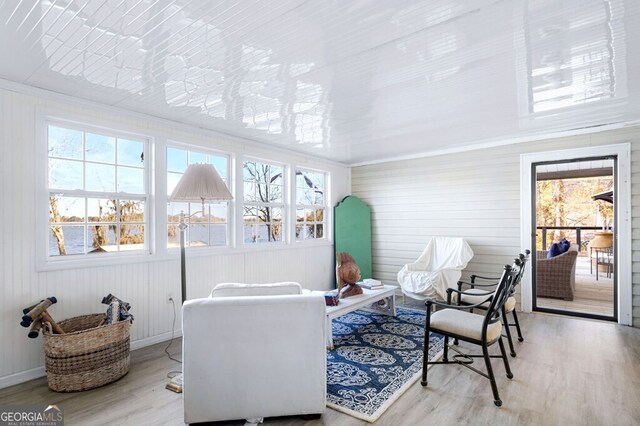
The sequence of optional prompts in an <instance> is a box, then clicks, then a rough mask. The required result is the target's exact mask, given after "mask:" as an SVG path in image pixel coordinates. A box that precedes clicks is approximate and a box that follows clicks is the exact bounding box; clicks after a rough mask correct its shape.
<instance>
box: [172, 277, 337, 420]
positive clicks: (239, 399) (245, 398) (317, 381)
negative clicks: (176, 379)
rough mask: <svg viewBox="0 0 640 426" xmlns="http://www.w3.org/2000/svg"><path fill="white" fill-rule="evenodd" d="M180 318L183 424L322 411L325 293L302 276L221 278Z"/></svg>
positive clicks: (323, 405) (193, 302) (187, 305)
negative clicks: (250, 280)
mask: <svg viewBox="0 0 640 426" xmlns="http://www.w3.org/2000/svg"><path fill="white" fill-rule="evenodd" d="M182 321H183V325H182V329H183V343H182V351H183V365H182V367H183V389H184V421H185V423H197V422H211V421H225V420H238V419H240V420H241V419H251V421H252V422H259V421H261V418H264V417H273V416H286V415H298V414H301V415H319V414H321V413H322V412H323V411H324V407H325V403H326V402H325V400H326V387H327V386H326V348H325V302H324V297H323V295H322V294H321V293H309V292H307V293H303V291H302V290H301V287H300V285H299V284H297V283H276V284H220V285H218V286H216V288H214V289H213V291H212V292H211V296H210V297H208V298H203V299H194V300H188V301H187V302H185V304H184V306H183V307H182ZM256 419H257V420H256Z"/></svg>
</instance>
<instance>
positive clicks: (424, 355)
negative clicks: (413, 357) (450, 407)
mask: <svg viewBox="0 0 640 426" xmlns="http://www.w3.org/2000/svg"><path fill="white" fill-rule="evenodd" d="M430 343H431V342H429V324H428V319H427V324H426V325H425V327H424V345H423V350H422V380H421V381H420V384H421V385H422V386H427V371H428V367H429V364H428V362H429V345H430ZM445 348H446V346H445Z"/></svg>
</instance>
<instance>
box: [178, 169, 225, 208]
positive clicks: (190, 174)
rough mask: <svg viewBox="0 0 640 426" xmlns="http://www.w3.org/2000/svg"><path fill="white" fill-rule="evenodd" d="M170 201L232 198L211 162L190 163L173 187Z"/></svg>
mask: <svg viewBox="0 0 640 426" xmlns="http://www.w3.org/2000/svg"><path fill="white" fill-rule="evenodd" d="M170 199H171V200H172V201H193V202H195V201H201V202H203V203H204V202H205V201H216V200H232V199H233V196H232V195H231V192H229V189H228V188H227V185H225V183H224V181H223V180H222V178H221V177H220V175H219V174H218V172H217V171H216V169H215V168H214V167H213V166H212V165H211V164H204V163H199V164H190V165H189V167H187V170H186V171H185V172H184V174H183V175H182V177H181V178H180V180H179V181H178V184H177V185H176V187H175V189H174V190H173V192H172V193H171V197H170Z"/></svg>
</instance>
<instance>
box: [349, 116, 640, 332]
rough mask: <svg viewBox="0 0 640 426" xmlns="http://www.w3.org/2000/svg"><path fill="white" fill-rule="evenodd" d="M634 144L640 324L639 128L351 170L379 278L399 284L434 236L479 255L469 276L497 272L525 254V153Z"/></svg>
mask: <svg viewBox="0 0 640 426" xmlns="http://www.w3.org/2000/svg"><path fill="white" fill-rule="evenodd" d="M619 143H631V196H632V200H631V205H632V214H631V218H632V251H633V253H632V259H633V261H632V263H633V264H632V265H626V266H623V267H626V268H632V271H633V274H632V292H633V296H632V297H633V300H632V304H633V308H632V314H633V324H634V326H636V327H640V128H638V127H631V128H625V129H620V130H614V131H606V132H601V133H593V134H589V135H582V136H572V137H566V138H558V139H550V140H544V141H538V142H528V143H519V144H513V145H508V146H501V147H494V148H486V149H478V150H471V151H466V152H459V153H451V154H446V155H438V156H432V157H424V158H417V159H412V160H404V161H397V162H388V163H380V164H372V165H365V166H359V167H353V168H352V171H351V173H352V192H353V195H356V196H358V197H360V198H361V199H362V200H364V201H365V202H366V203H367V204H369V205H370V206H371V209H372V228H373V229H372V239H373V241H372V245H373V275H374V277H376V278H378V279H381V280H383V281H385V282H388V283H394V282H396V274H397V273H398V271H399V270H400V268H402V266H403V265H405V264H406V263H409V262H413V261H414V260H415V259H416V258H417V257H418V255H419V254H420V253H421V252H422V250H423V249H424V247H425V245H426V242H427V240H428V238H429V237H430V236H452V237H462V238H465V239H466V240H467V242H468V243H469V244H470V246H471V248H472V249H473V251H474V253H475V256H474V257H473V259H472V261H471V262H470V263H469V265H468V267H467V269H466V270H465V272H464V275H463V276H467V277H468V276H469V275H470V274H479V275H487V274H491V275H495V274H496V273H498V272H499V271H500V270H501V269H502V266H503V265H504V264H506V263H511V261H512V259H513V257H514V255H516V254H517V253H518V252H519V251H520V250H521V241H520V155H521V154H523V153H532V152H542V151H555V150H560V149H568V148H579V147H591V146H599V145H608V144H619Z"/></svg>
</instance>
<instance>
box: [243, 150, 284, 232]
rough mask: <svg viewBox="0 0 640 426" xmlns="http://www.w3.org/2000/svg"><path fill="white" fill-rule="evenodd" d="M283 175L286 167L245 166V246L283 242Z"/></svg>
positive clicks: (252, 162)
mask: <svg viewBox="0 0 640 426" xmlns="http://www.w3.org/2000/svg"><path fill="white" fill-rule="evenodd" d="M283 173H284V167H283V166H279V165H275V164H269V163H262V162H258V161H245V162H244V164H243V171H242V176H243V189H244V206H243V208H244V213H243V224H244V230H243V235H244V237H243V238H244V242H245V243H247V244H253V243H268V242H278V241H279V242H282V241H284V235H283V233H284V229H285V228H284V209H285V204H284V177H283Z"/></svg>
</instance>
